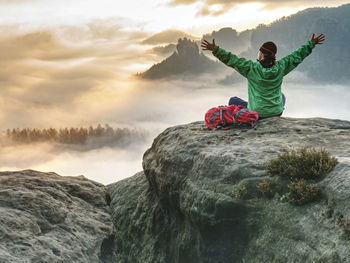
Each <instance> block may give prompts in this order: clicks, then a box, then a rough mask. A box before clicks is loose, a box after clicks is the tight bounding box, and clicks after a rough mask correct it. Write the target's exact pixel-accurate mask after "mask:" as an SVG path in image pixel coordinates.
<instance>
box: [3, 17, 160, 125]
mask: <svg viewBox="0 0 350 263" xmlns="http://www.w3.org/2000/svg"><path fill="white" fill-rule="evenodd" d="M0 30H1V35H0V85H1V89H0V109H1V113H0V125H1V126H2V127H3V129H6V128H12V127H26V126H30V127H33V126H34V127H47V126H57V125H62V126H65V125H74V124H76V123H82V122H85V123H89V121H91V122H92V121H98V119H99V118H100V116H99V114H100V112H103V114H104V113H105V112H104V110H105V109H104V107H106V108H108V103H119V102H120V101H123V96H124V95H123V92H124V91H125V90H127V89H129V88H130V86H131V85H132V84H130V82H128V78H129V76H130V74H135V73H136V72H137V67H139V65H141V66H142V65H144V64H146V67H147V65H151V64H152V63H154V60H155V53H154V52H151V51H148V52H147V47H144V46H142V45H138V44H135V43H136V42H139V41H141V40H142V39H144V38H145V37H147V36H149V35H148V34H146V33H144V32H140V31H127V30H125V28H122V27H121V25H120V24H119V23H118V20H117V19H106V20H101V19H98V20H92V21H90V22H89V23H86V24H81V25H72V26H68V25H65V26H56V27H53V26H52V27H49V26H48V27H40V28H38V29H28V28H27V29H24V28H23V27H20V26H13V25H9V26H6V25H2V26H1V27H0ZM135 40H137V41H135ZM144 69H146V68H144ZM144 69H141V70H139V71H143V70H144Z"/></svg>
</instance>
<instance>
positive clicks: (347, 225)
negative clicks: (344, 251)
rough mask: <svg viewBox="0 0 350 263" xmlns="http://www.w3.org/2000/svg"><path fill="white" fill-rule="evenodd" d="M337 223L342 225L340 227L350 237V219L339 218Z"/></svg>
mask: <svg viewBox="0 0 350 263" xmlns="http://www.w3.org/2000/svg"><path fill="white" fill-rule="evenodd" d="M337 222H338V223H339V224H340V227H341V228H342V229H343V231H344V232H345V233H346V234H348V235H349V236H350V219H344V218H342V217H341V218H338V219H337Z"/></svg>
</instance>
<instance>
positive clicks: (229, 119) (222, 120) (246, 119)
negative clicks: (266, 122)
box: [204, 105, 259, 130]
mask: <svg viewBox="0 0 350 263" xmlns="http://www.w3.org/2000/svg"><path fill="white" fill-rule="evenodd" d="M258 119H259V116H258V113H257V112H256V111H250V110H248V109H247V108H245V107H244V106H237V105H230V106H219V107H215V108H211V109H210V110H208V111H207V113H206V114H205V118H204V121H205V125H207V127H208V128H209V129H212V130H218V129H225V130H227V129H230V128H232V127H240V126H248V127H251V128H256V121H257V120H258Z"/></svg>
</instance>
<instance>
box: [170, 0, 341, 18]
mask: <svg viewBox="0 0 350 263" xmlns="http://www.w3.org/2000/svg"><path fill="white" fill-rule="evenodd" d="M250 3H261V4H263V8H265V9H270V10H271V9H277V8H281V7H298V6H310V7H311V6H315V7H316V6H327V5H331V6H335V5H341V4H346V3H348V1H346V0H338V1H331V0H323V1H318V2H317V3H316V4H309V3H308V2H307V1H301V0H287V1H279V0H257V1H251V0H204V1H202V0H172V1H171V2H170V3H169V4H170V5H171V6H176V5H191V4H198V6H199V9H198V12H197V14H196V15H197V16H219V15H222V14H224V13H227V12H228V11H230V9H232V8H233V7H235V6H237V5H240V4H250Z"/></svg>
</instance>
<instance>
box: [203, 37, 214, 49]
mask: <svg viewBox="0 0 350 263" xmlns="http://www.w3.org/2000/svg"><path fill="white" fill-rule="evenodd" d="M201 47H202V49H203V50H210V51H213V50H214V47H215V39H213V43H209V42H208V41H206V40H205V39H204V40H203V42H202V44H201Z"/></svg>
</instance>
